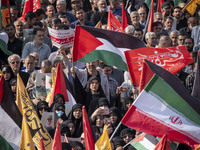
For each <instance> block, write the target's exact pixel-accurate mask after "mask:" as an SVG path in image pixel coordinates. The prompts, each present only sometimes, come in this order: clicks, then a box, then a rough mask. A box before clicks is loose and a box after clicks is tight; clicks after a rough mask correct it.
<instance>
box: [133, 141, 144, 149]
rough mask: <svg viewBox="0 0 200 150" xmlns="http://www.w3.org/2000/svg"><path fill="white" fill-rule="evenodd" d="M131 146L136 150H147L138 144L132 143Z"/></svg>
mask: <svg viewBox="0 0 200 150" xmlns="http://www.w3.org/2000/svg"><path fill="white" fill-rule="evenodd" d="M131 145H132V146H133V147H134V148H136V149H137V150H148V149H147V148H146V147H144V146H143V145H142V144H141V143H140V142H134V143H131Z"/></svg>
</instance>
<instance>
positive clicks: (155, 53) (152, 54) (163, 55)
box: [125, 46, 193, 86]
mask: <svg viewBox="0 0 200 150" xmlns="http://www.w3.org/2000/svg"><path fill="white" fill-rule="evenodd" d="M125 56H126V61H127V64H128V69H129V73H130V76H131V81H132V83H133V85H134V86H138V85H139V82H140V76H141V71H142V62H143V60H144V59H147V60H149V61H151V62H153V63H154V64H157V65H158V66H160V67H162V68H164V69H166V70H168V71H170V72H171V73H173V74H174V73H176V72H177V71H179V70H180V69H182V68H183V67H184V66H186V65H187V64H189V63H191V62H192V61H193V59H192V58H191V57H190V53H189V52H188V51H187V49H186V48H185V46H177V47H170V48H154V47H144V48H139V49H134V50H130V51H125Z"/></svg>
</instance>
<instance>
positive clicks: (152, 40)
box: [145, 32, 157, 47]
mask: <svg viewBox="0 0 200 150" xmlns="http://www.w3.org/2000/svg"><path fill="white" fill-rule="evenodd" d="M145 40H146V42H147V47H156V43H157V36H156V34H155V33H154V32H147V33H146V35H145Z"/></svg>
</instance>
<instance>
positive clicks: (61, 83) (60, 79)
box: [49, 63, 69, 105]
mask: <svg viewBox="0 0 200 150" xmlns="http://www.w3.org/2000/svg"><path fill="white" fill-rule="evenodd" d="M53 88H54V89H53V92H52V96H51V100H50V102H49V104H50V105H51V104H52V103H53V99H54V95H56V94H62V95H63V96H64V98H65V102H69V98H68V94H67V87H66V84H65V79H64V75H63V71H62V69H61V66H60V63H59V64H58V67H57V71H56V81H55V86H54V87H53Z"/></svg>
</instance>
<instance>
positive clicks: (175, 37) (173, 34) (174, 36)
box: [170, 31, 178, 46]
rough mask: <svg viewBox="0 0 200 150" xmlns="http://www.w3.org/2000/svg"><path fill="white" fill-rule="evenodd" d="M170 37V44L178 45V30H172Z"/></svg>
mask: <svg viewBox="0 0 200 150" xmlns="http://www.w3.org/2000/svg"><path fill="white" fill-rule="evenodd" d="M170 38H171V40H172V46H178V31H172V32H171V33H170Z"/></svg>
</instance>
